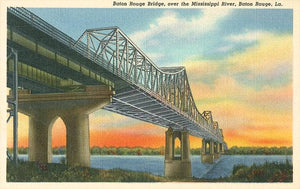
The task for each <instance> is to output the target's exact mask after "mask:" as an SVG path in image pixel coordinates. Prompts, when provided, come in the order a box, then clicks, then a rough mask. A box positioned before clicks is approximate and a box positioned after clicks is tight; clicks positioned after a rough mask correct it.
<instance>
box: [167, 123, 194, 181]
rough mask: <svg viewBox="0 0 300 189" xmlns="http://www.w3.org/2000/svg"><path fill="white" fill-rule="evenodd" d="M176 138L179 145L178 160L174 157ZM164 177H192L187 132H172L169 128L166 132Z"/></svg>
mask: <svg viewBox="0 0 300 189" xmlns="http://www.w3.org/2000/svg"><path fill="white" fill-rule="evenodd" d="M177 137H178V138H179V140H180V144H181V153H180V158H175V157H174V145H175V139H176V138H177ZM165 176H166V177H179V178H186V177H191V176H192V169H191V159H190V142H189V134H188V132H187V131H173V130H172V129H171V128H169V129H168V131H167V132H166V146H165Z"/></svg>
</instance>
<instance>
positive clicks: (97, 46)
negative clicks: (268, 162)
mask: <svg viewBox="0 0 300 189" xmlns="http://www.w3.org/2000/svg"><path fill="white" fill-rule="evenodd" d="M8 12H11V13H12V14H14V15H16V16H18V17H19V18H21V19H22V20H24V21H25V22H27V23H28V24H30V25H32V26H34V27H35V28H37V29H39V30H40V31H42V32H44V33H45V34H47V35H49V36H50V37H52V38H53V39H55V40H57V41H59V42H60V43H62V44H64V45H66V46H68V47H69V48H71V49H73V50H75V51H76V52H78V53H79V54H81V55H82V56H84V57H86V58H88V59H90V60H91V61H93V62H95V63H96V64H98V65H100V66H101V67H103V68H104V69H107V70H108V71H110V72H111V73H113V74H115V75H117V76H118V77H120V78H122V79H124V80H125V81H127V82H129V83H131V84H132V85H135V86H138V87H139V88H142V89H143V90H144V91H147V92H148V93H149V94H151V95H152V96H154V97H155V98H157V99H160V100H161V101H162V102H163V103H165V104H166V105H168V106H171V107H172V108H174V109H176V110H177V111H178V112H179V113H180V114H182V115H183V116H185V117H187V118H188V119H190V120H191V121H193V122H195V123H197V124H198V125H199V126H200V125H201V126H202V127H203V128H204V129H205V130H207V131H208V132H209V133H211V134H212V135H214V136H216V137H217V138H221V137H222V136H221V134H220V132H219V131H217V130H216V129H214V128H213V123H212V122H209V121H208V120H207V119H206V118H205V117H204V116H203V114H201V113H200V112H199V111H198V109H197V107H196V104H195V101H194V99H193V95H192V93H191V89H190V86H189V82H188V78H187V74H186V70H185V68H184V67H168V68H159V67H157V66H156V65H155V64H154V63H153V62H152V61H151V59H150V58H149V57H148V56H147V55H146V54H145V53H143V51H142V50H140V49H139V47H137V46H136V45H135V44H134V43H133V42H132V41H131V40H130V39H129V37H128V36H127V35H126V34H124V33H123V32H122V31H121V30H120V29H119V28H118V27H112V28H98V29H91V30H86V31H85V32H84V33H83V34H82V35H81V36H80V38H79V39H78V40H77V41H75V40H74V39H73V38H71V37H69V36H68V35H66V34H65V33H63V32H61V31H60V30H58V29H56V28H55V27H53V26H52V25H50V24H48V23H47V22H46V21H44V20H43V19H41V18H40V17H38V16H36V15H35V14H33V13H32V12H30V11H28V10H27V9H25V8H9V9H8ZM211 119H212V116H211Z"/></svg>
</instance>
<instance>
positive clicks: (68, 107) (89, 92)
mask: <svg viewBox="0 0 300 189" xmlns="http://www.w3.org/2000/svg"><path fill="white" fill-rule="evenodd" d="M112 94H113V91H111V89H110V88H109V87H106V86H91V87H89V86H86V87H85V91H84V92H70V93H54V94H30V91H28V90H27V91H26V90H25V91H20V92H19V111H20V112H22V113H24V114H26V115H28V116H29V117H30V118H29V157H28V160H29V161H39V162H43V163H50V162H51V161H52V126H53V123H54V122H55V121H56V119H57V118H58V117H60V118H61V119H62V120H63V121H64V123H65V126H66V134H67V146H66V150H67V154H66V159H67V164H68V165H80V166H85V167H89V166H90V142H89V141H90V136H89V116H88V115H89V114H90V113H92V112H93V111H95V110H97V109H100V108H102V107H103V106H105V105H107V104H109V103H110V102H111V97H112Z"/></svg>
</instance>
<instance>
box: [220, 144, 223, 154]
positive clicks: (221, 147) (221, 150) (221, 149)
mask: <svg viewBox="0 0 300 189" xmlns="http://www.w3.org/2000/svg"><path fill="white" fill-rule="evenodd" d="M220 153H221V154H224V144H223V143H220Z"/></svg>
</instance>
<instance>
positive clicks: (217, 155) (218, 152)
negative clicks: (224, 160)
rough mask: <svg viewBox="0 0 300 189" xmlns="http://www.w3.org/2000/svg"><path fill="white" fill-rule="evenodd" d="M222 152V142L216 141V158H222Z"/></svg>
mask: <svg viewBox="0 0 300 189" xmlns="http://www.w3.org/2000/svg"><path fill="white" fill-rule="evenodd" d="M220 156H221V154H220V144H219V143H218V142H216V153H215V158H216V159H217V158H220Z"/></svg>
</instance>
